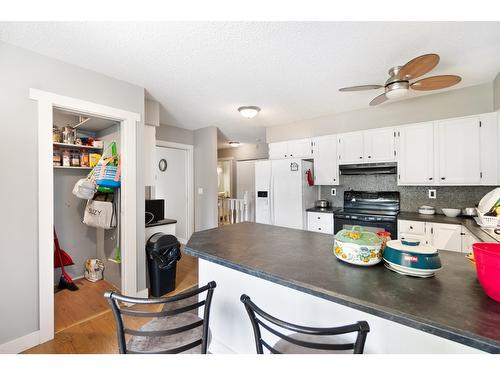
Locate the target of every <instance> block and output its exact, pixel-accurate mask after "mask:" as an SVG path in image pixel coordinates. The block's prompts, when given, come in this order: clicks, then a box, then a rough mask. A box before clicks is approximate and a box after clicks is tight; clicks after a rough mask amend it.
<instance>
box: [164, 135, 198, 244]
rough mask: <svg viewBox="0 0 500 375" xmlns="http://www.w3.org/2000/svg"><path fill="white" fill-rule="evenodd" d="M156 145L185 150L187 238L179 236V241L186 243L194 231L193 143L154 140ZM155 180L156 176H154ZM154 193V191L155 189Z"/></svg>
mask: <svg viewBox="0 0 500 375" xmlns="http://www.w3.org/2000/svg"><path fill="white" fill-rule="evenodd" d="M156 146H157V147H167V148H175V149H178V150H184V151H187V170H186V176H187V184H186V185H187V186H186V190H187V197H188V201H187V218H186V223H187V238H180V239H179V241H180V242H181V243H182V242H183V241H184V242H185V243H187V241H189V239H190V238H191V235H192V234H193V232H194V177H193V175H194V155H193V149H194V148H193V145H187V144H184V143H176V142H168V141H159V140H157V141H156ZM155 180H156V177H155ZM155 194H156V191H155Z"/></svg>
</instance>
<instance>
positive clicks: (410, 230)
mask: <svg viewBox="0 0 500 375" xmlns="http://www.w3.org/2000/svg"><path fill="white" fill-rule="evenodd" d="M398 238H399V239H400V240H401V239H417V240H420V242H421V243H425V244H427V245H431V246H434V247H435V248H437V249H438V250H448V251H457V252H464V253H469V252H471V251H472V244H473V243H476V242H480V241H479V240H478V239H477V238H476V237H474V236H473V235H472V233H470V231H469V230H467V228H465V227H463V226H462V225H458V224H444V223H430V222H423V221H411V220H398Z"/></svg>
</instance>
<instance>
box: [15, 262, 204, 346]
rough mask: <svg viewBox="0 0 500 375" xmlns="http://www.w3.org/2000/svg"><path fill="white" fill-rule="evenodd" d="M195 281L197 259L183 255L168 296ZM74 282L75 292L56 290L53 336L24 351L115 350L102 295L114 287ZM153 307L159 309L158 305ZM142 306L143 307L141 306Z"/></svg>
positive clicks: (137, 321) (138, 322)
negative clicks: (173, 289)
mask: <svg viewBox="0 0 500 375" xmlns="http://www.w3.org/2000/svg"><path fill="white" fill-rule="evenodd" d="M197 284H198V259H197V258H194V257H190V256H188V255H185V254H182V258H181V260H180V261H179V263H178V264H177V275H176V289H175V291H173V292H171V293H169V294H167V295H168V296H169V295H175V294H177V293H181V292H182V291H185V290H186V289H189V288H191V287H193V286H195V285H197ZM77 285H78V286H79V287H80V290H78V291H76V292H70V291H61V292H58V293H56V296H55V297H56V298H57V302H56V306H55V314H56V316H55V323H56V325H57V326H58V327H59V330H58V329H57V328H56V333H55V336H54V339H53V340H50V341H47V342H46V343H43V344H41V345H38V346H36V347H34V348H31V349H29V350H27V351H25V352H24V353H26V354H114V353H118V343H117V338H116V329H115V321H114V318H113V314H112V312H111V309H110V307H109V305H108V303H107V302H106V300H105V299H104V297H103V294H104V291H105V290H108V289H109V288H113V287H112V286H111V285H110V284H109V283H107V282H102V283H101V282H97V283H90V282H88V281H86V280H77ZM113 289H114V288H113ZM78 294H80V296H79V295H78ZM60 301H64V303H58V302H60ZM58 305H60V306H58ZM147 308H148V307H146V309H147ZM152 308H153V309H155V310H159V309H161V305H157V306H154V307H152ZM141 309H142V310H144V309H145V308H144V307H143V306H141ZM149 309H151V307H149ZM78 319H79V320H78ZM146 321H147V320H145V319H141V318H131V317H129V318H127V321H126V325H127V326H129V327H130V328H139V327H140V326H142V325H143V324H144V323H145V322H146Z"/></svg>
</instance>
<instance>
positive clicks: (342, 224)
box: [334, 190, 400, 238]
mask: <svg viewBox="0 0 500 375" xmlns="http://www.w3.org/2000/svg"><path fill="white" fill-rule="evenodd" d="M399 202H400V200H399V192H397V191H384V192H367V191H353V190H350V191H346V192H344V209H343V210H341V211H337V212H335V213H334V233H337V232H338V231H340V230H342V229H351V228H352V227H353V226H361V227H362V228H361V229H362V230H363V231H370V232H390V233H391V237H392V238H397V216H398V214H399V208H400V204H399Z"/></svg>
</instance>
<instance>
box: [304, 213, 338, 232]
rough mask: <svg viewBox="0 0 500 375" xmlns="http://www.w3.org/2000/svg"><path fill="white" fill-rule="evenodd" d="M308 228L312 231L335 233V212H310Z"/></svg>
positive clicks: (308, 214)
mask: <svg viewBox="0 0 500 375" xmlns="http://www.w3.org/2000/svg"><path fill="white" fill-rule="evenodd" d="M307 230H309V231H311V232H319V233H326V234H333V213H324V212H308V213H307Z"/></svg>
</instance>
